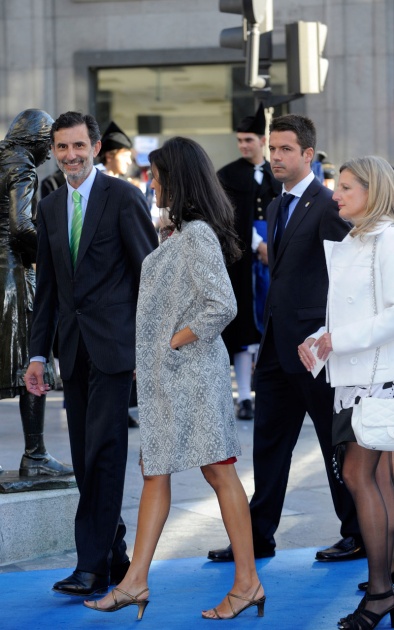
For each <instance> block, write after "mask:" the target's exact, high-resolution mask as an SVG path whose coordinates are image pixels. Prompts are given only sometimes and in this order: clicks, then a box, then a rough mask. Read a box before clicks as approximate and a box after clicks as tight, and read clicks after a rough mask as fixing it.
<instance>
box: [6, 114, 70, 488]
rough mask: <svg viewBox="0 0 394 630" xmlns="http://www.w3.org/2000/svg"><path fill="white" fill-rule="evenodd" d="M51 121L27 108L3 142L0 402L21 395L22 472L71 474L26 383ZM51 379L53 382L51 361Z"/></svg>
mask: <svg viewBox="0 0 394 630" xmlns="http://www.w3.org/2000/svg"><path fill="white" fill-rule="evenodd" d="M52 123H53V119H52V118H51V117H50V116H49V114H47V113H46V112H45V111H42V110H40V109H26V110H25V111H23V112H21V113H20V114H18V116H16V118H15V119H14V121H13V122H12V123H11V126H10V128H9V130H8V132H7V134H6V136H5V138H4V140H2V141H1V142H0V322H1V334H0V400H2V399H3V398H14V397H15V396H19V409H20V414H21V419H22V426H23V433H24V437H25V452H24V454H23V455H22V460H21V463H20V467H19V474H20V475H27V476H35V475H41V474H44V475H53V476H58V475H68V474H72V472H73V470H72V467H71V466H69V465H66V464H62V463H61V462H59V461H57V460H56V459H54V458H53V457H52V456H51V455H50V454H49V453H48V452H47V450H46V448H45V443H44V412H45V396H42V397H40V398H39V397H37V396H34V395H33V394H29V393H28V392H27V391H26V388H25V384H24V381H23V375H24V370H25V368H26V366H27V364H28V361H29V356H28V353H29V350H28V346H29V338H30V326H31V316H32V310H33V297H34V291H35V271H34V267H33V263H34V262H35V257H36V250H37V230H36V226H35V213H36V204H37V200H36V191H37V186H38V178H37V172H36V168H37V166H39V165H40V164H43V162H45V160H46V159H47V158H48V156H49V149H50V129H51V125H52ZM47 378H48V382H50V383H52V384H53V380H54V374H53V371H52V368H51V364H48V370H47ZM0 468H1V467H0Z"/></svg>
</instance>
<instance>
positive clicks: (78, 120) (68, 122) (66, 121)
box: [51, 112, 101, 146]
mask: <svg viewBox="0 0 394 630" xmlns="http://www.w3.org/2000/svg"><path fill="white" fill-rule="evenodd" d="M79 125H86V127H87V129H88V134H89V138H90V142H91V144H92V146H94V145H95V144H96V142H98V141H99V140H101V133H100V127H99V126H98V124H97V121H96V119H95V118H93V116H91V114H81V113H80V112H66V113H65V114H60V116H59V118H56V120H55V122H54V123H53V125H52V129H51V144H52V145H53V143H54V138H55V132H56V131H59V129H69V128H70V127H78V126H79Z"/></svg>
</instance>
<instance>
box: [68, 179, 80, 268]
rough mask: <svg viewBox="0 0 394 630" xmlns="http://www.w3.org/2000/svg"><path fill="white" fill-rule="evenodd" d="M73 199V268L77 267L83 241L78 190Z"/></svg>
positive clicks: (71, 236) (71, 248) (71, 247)
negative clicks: (80, 242)
mask: <svg viewBox="0 0 394 630" xmlns="http://www.w3.org/2000/svg"><path fill="white" fill-rule="evenodd" d="M72 198H73V202H74V214H73V219H72V223H71V233H70V250H71V260H72V262H73V266H74V267H75V263H76V262H77V256H78V247H79V241H80V240H81V232H82V204H81V195H80V193H79V192H78V191H77V190H74V192H73V194H72Z"/></svg>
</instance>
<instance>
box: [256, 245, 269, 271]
mask: <svg viewBox="0 0 394 630" xmlns="http://www.w3.org/2000/svg"><path fill="white" fill-rule="evenodd" d="M256 253H257V255H258V257H259V258H260V260H261V262H263V263H264V264H265V265H268V250H267V243H264V241H261V242H260V243H259V246H258V248H257V252H256Z"/></svg>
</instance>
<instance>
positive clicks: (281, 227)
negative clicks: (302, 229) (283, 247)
mask: <svg viewBox="0 0 394 630" xmlns="http://www.w3.org/2000/svg"><path fill="white" fill-rule="evenodd" d="M294 197H295V195H289V194H288V193H285V194H284V195H282V199H281V202H280V206H279V212H278V222H277V224H276V234H275V240H274V251H275V254H276V253H277V251H278V248H279V243H280V241H281V239H282V236H283V232H284V231H285V227H286V223H287V219H288V217H289V205H290V204H291V202H292V201H293V199H294Z"/></svg>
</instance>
